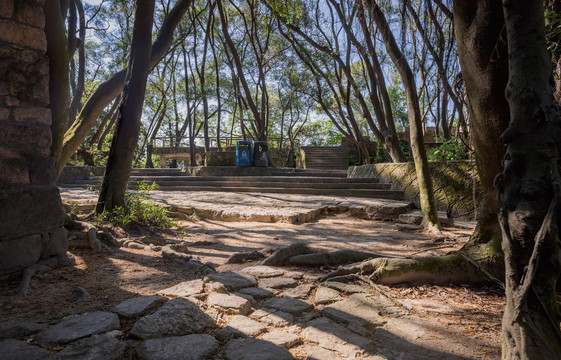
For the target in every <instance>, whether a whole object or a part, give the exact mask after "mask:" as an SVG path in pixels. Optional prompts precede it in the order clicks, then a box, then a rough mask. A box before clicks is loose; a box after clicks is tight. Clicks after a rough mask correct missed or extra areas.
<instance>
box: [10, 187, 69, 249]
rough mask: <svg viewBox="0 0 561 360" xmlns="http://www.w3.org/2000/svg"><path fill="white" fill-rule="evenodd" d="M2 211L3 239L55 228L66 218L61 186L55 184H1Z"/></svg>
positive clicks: (46, 231)
mask: <svg viewBox="0 0 561 360" xmlns="http://www.w3.org/2000/svg"><path fill="white" fill-rule="evenodd" d="M0 214H1V216H0V242H4V241H9V240H12V239H17V238H21V237H26V236H30V235H36V234H44V233H48V232H53V231H56V230H58V229H59V228H60V227H61V226H62V224H63V221H64V208H63V207H62V202H61V200H60V193H59V189H58V188H57V187H56V186H54V185H53V186H35V185H4V186H0ZM39 240H40V239H39ZM38 248H39V253H40V246H39V247H38Z"/></svg>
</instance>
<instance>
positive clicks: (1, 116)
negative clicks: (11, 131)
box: [0, 108, 10, 121]
mask: <svg viewBox="0 0 561 360" xmlns="http://www.w3.org/2000/svg"><path fill="white" fill-rule="evenodd" d="M9 118H10V110H8V109H5V108H0V121H8V119H9Z"/></svg>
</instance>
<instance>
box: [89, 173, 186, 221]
mask: <svg viewBox="0 0 561 360" xmlns="http://www.w3.org/2000/svg"><path fill="white" fill-rule="evenodd" d="M157 188H158V185H157V184H156V183H152V184H148V183H147V182H146V181H144V180H143V181H141V182H138V183H136V189H135V190H134V191H127V192H126V193H125V206H118V207H116V208H114V209H113V210H112V211H111V212H108V211H104V212H103V213H102V214H101V215H100V216H99V218H98V219H99V220H100V221H105V222H109V223H111V224H113V225H117V226H126V225H128V224H130V223H132V222H133V221H134V222H137V223H140V224H142V225H147V226H157V227H171V226H173V225H174V224H175V223H174V221H173V220H172V219H171V218H170V217H169V216H168V214H167V210H166V209H165V208H164V207H163V206H162V205H160V204H158V203H156V202H155V201H153V200H150V199H149V195H150V193H151V192H152V191H154V190H156V189H157Z"/></svg>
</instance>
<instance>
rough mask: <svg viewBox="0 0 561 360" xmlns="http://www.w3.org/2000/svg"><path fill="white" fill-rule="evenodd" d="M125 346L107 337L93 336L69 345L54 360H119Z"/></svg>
mask: <svg viewBox="0 0 561 360" xmlns="http://www.w3.org/2000/svg"><path fill="white" fill-rule="evenodd" d="M125 349H126V346H125V344H123V343H122V342H120V341H119V340H117V339H115V338H114V337H111V336H108V335H93V336H90V337H87V338H84V339H81V340H78V341H76V342H73V343H72V344H70V345H69V346H68V347H67V348H65V349H64V350H62V351H61V352H59V353H58V354H57V355H56V357H55V359H56V360H121V359H122V358H123V357H124V355H125Z"/></svg>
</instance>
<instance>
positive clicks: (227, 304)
mask: <svg viewBox="0 0 561 360" xmlns="http://www.w3.org/2000/svg"><path fill="white" fill-rule="evenodd" d="M207 304H208V305H209V306H212V307H214V308H217V309H220V310H222V311H225V312H227V313H229V314H241V315H247V314H249V312H250V311H251V302H250V301H249V300H248V299H244V298H243V297H241V296H237V295H228V294H221V293H210V294H209V295H208V298H207Z"/></svg>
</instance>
